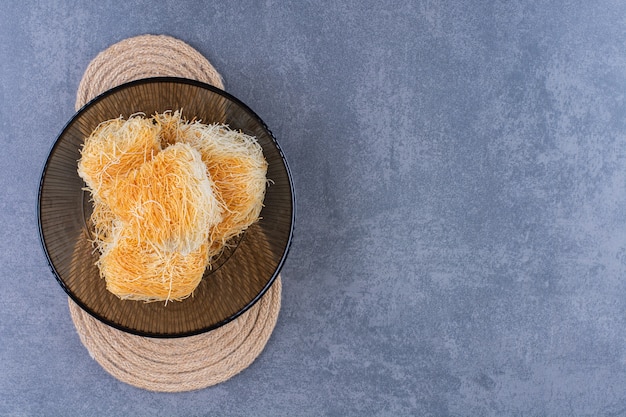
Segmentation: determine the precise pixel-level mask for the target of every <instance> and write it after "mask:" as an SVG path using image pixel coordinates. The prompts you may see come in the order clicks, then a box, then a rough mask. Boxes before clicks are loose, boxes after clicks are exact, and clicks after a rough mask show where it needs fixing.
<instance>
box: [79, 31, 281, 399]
mask: <svg viewBox="0 0 626 417" xmlns="http://www.w3.org/2000/svg"><path fill="white" fill-rule="evenodd" d="M151 76H178V77H185V78H191V79H196V80H200V81H203V82H206V83H209V84H212V85H215V86H216V87H219V88H223V84H222V79H221V76H220V75H219V73H218V72H217V71H216V70H215V68H213V66H212V65H211V64H210V63H209V61H207V60H206V58H204V57H203V56H202V55H201V54H200V53H199V52H197V51H196V50H195V49H193V48H192V47H190V46H189V45H187V44H186V43H184V42H182V41H180V40H177V39H174V38H171V37H169V36H162V35H161V36H154V35H143V36H137V37H134V38H130V39H126V40H123V41H121V42H119V43H117V44H115V45H112V46H110V47H109V48H107V49H105V50H104V51H103V52H101V53H100V54H98V56H97V57H96V58H95V59H94V60H93V61H91V63H90V64H89V66H88V67H87V70H86V71H85V74H84V75H83V79H82V80H81V82H80V85H79V88H78V93H77V97H76V109H79V108H80V107H82V106H83V105H84V104H85V103H87V102H88V101H89V100H91V99H92V98H93V97H95V96H97V95H98V94H100V93H102V92H104V91H106V90H108V89H110V88H112V87H115V86H116V85H119V84H122V83H124V82H128V81H132V80H136V79H140V78H146V77H151ZM281 288H282V287H281V280H280V276H279V277H277V278H276V280H275V281H274V283H273V284H272V286H271V287H270V289H269V290H268V291H267V293H265V295H263V297H261V299H260V300H259V301H258V302H257V303H256V304H255V305H254V306H252V307H251V308H250V309H249V310H248V311H246V312H245V313H244V314H242V315H241V316H239V317H238V318H237V319H235V320H233V321H231V322H230V323H228V324H226V325H224V326H222V327H219V328H217V329H215V330H212V331H210V332H207V333H203V334H199V335H196V336H189V337H182V338H175V339H158V338H149V337H141V336H137V335H133V334H130V333H126V332H123V331H120V330H117V329H115V328H113V327H110V326H108V325H106V324H104V323H102V322H100V321H99V320H97V319H95V318H93V317H92V316H91V315H89V314H88V313H86V312H85V311H83V310H82V309H81V308H80V307H79V306H78V305H77V304H76V303H74V302H73V301H72V300H71V299H69V298H68V300H69V307H70V314H71V317H72V320H73V321H74V325H75V326H76V330H77V332H78V335H79V336H80V340H81V342H82V343H83V345H85V347H86V348H87V350H88V351H89V354H90V355H91V357H93V358H94V359H95V360H96V361H97V362H98V363H99V364H100V365H101V366H102V367H103V368H104V369H105V370H106V371H107V372H108V373H110V374H111V375H113V376H114V377H115V378H117V379H119V380H120V381H123V382H126V383H128V384H130V385H134V386H136V387H139V388H144V389H147V390H151V391H163V392H177V391H190V390H195V389H200V388H205V387H208V386H211V385H215V384H217V383H220V382H223V381H226V380H227V379H229V378H231V377H232V376H234V375H236V374H237V373H239V372H241V371H242V370H244V369H245V368H247V367H248V366H249V365H250V364H251V363H252V362H253V361H254V359H256V357H257V356H258V355H259V354H260V353H261V351H262V350H263V348H264V347H265V344H266V343H267V341H268V340H269V337H270V335H271V334H272V330H273V329H274V326H275V324H276V320H277V319H278V312H279V310H280V297H281Z"/></svg>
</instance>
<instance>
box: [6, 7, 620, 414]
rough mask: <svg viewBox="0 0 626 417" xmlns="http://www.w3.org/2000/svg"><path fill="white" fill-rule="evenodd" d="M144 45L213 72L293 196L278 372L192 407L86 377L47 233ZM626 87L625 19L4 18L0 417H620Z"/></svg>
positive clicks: (113, 14) (342, 12) (265, 369)
mask: <svg viewBox="0 0 626 417" xmlns="http://www.w3.org/2000/svg"><path fill="white" fill-rule="evenodd" d="M108 3H113V4H108ZM144 33H152V34H168V35H171V36H174V37H177V38H179V39H182V40H184V41H185V42H187V43H189V44H190V45H191V46H193V47H194V48H196V49H197V50H199V51H200V52H201V53H203V54H204V55H205V56H206V57H207V58H208V59H209V60H210V61H211V62H212V63H213V64H214V65H215V67H216V68H217V69H218V71H220V73H222V74H223V76H224V78H225V80H226V89H227V91H229V92H230V93H232V94H234V95H235V96H237V97H238V98H240V99H241V100H243V101H244V102H245V103H247V104H248V105H249V106H250V107H251V108H253V109H254V110H255V111H256V112H257V113H258V114H259V115H260V116H261V117H262V118H263V119H264V120H265V122H266V123H267V124H268V125H269V127H270V128H271V129H272V130H273V131H274V132H275V134H276V136H277V138H278V140H279V142H280V144H281V145H282V147H283V149H284V151H285V154H286V156H287V159H288V161H289V163H290V166H291V169H292V171H293V175H294V182H295V187H296V192H297V223H296V233H295V239H294V243H293V247H292V250H291V252H290V255H289V258H288V260H287V262H286V264H285V267H284V269H283V285H284V287H283V301H282V303H283V304H282V310H281V314H280V317H279V320H278V323H277V326H276V329H275V331H274V334H273V335H272V337H271V339H270V341H269V343H268V345H267V346H266V348H265V351H264V352H263V353H262V354H261V356H260V357H259V358H258V359H257V360H256V361H255V362H254V363H253V364H252V365H251V366H250V367H249V368H248V369H247V370H245V371H244V372H243V373H241V374H239V375H237V376H236V377H234V378H232V379H231V380H229V381H227V382H225V383H223V384H221V385H218V386H215V387H212V388H208V389H205V390H201V391H197V392H190V393H180V394H161V393H152V392H147V391H143V390H140V389H137V388H134V387H131V386H128V385H126V384H124V383H121V382H119V381H117V380H115V379H114V378H112V377H111V376H109V375H108V374H107V373H106V372H105V371H103V370H102V368H101V367H100V366H99V365H98V364H97V363H96V362H95V361H93V360H92V359H91V358H90V357H89V355H88V353H87V351H86V350H85V348H84V347H83V346H82V345H81V343H80V341H79V339H78V336H77V334H76V332H75V330H74V327H73V324H72V322H71V319H70V317H69V313H68V308H67V298H66V296H65V294H64V292H63V290H62V289H61V288H60V286H59V285H58V284H57V283H56V281H55V280H54V278H53V276H52V274H51V272H50V270H49V268H48V266H47V264H46V261H45V257H44V255H43V251H42V250H41V247H40V243H39V237H38V231H37V219H36V205H37V202H36V199H37V187H38V181H39V176H40V173H41V169H42V167H43V163H44V160H45V157H46V155H47V152H48V150H49V149H50V146H51V145H52V143H53V141H54V140H55V137H56V135H57V134H58V133H59V132H60V130H61V129H62V128H63V126H64V124H65V123H66V121H67V120H69V118H70V117H71V116H72V114H73V105H74V99H75V93H76V89H77V87H78V82H79V80H80V78H81V76H82V73H83V71H84V70H85V68H86V66H87V64H88V63H89V61H90V60H91V59H92V58H93V57H95V55H96V54H97V53H98V52H99V51H101V50H103V49H105V48H106V47H108V46H109V45H111V44H113V43H115V42H117V41H119V40H122V39H124V38H127V37H130V36H135V35H139V34H144ZM625 91H626V3H624V2H623V1H619V0H615V1H600V2H586V1H558V2H552V1H482V2H478V1H466V2H444V1H419V2H418V1H391V0H385V1H382V2H379V1H354V0H349V1H346V2H311V1H302V2H275V1H266V2H256V1H247V2H242V1H232V2H206V3H205V2H200V1H197V2H180V1H163V2H148V1H124V2H76V1H46V2H39V1H24V2H19V5H18V2H9V4H7V5H4V6H3V12H2V13H1V14H0V103H2V106H1V107H0V126H1V129H0V141H1V142H0V143H1V144H2V152H0V216H1V219H0V224H1V227H0V294H2V302H0V335H1V338H2V340H1V342H0V415H2V416H40V415H51V416H52V415H64V416H83V417H84V416H131V415H132V416H175V415H180V416H212V415H221V416H246V415H250V416H252V415H254V416H322V415H328V416H374V415H377V416H383V415H389V416H405V415H419V416H477V415H481V416H502V415H510V416H513V415H516V416H546V415H569V416H573V415H581V416H583V415H589V416H592V415H593V416H601V415H606V416H609V415H615V416H617V415H625V414H626V297H625V294H626V279H625V278H626V210H625V208H626V123H625V121H626V119H625V116H626V112H625V110H626V96H625Z"/></svg>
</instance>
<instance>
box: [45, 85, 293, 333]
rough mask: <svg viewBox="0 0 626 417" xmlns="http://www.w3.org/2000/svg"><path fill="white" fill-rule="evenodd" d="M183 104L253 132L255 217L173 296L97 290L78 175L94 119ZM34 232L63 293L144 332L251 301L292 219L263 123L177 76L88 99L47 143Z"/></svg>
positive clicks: (287, 237) (192, 323)
mask: <svg viewBox="0 0 626 417" xmlns="http://www.w3.org/2000/svg"><path fill="white" fill-rule="evenodd" d="M177 109H183V115H184V116H185V117H186V118H188V119H190V118H193V117H195V118H196V119H200V120H201V121H202V122H204V123H213V122H221V123H226V124H228V125H229V126H230V127H231V128H233V129H241V130H242V131H243V132H244V133H246V134H249V135H253V136H255V137H256V138H257V140H258V142H259V143H260V145H261V147H262V148H263V154H264V156H265V159H266V160H267V162H268V165H269V166H268V171H267V178H268V179H270V180H271V181H272V182H271V185H270V186H269V187H268V188H267V191H266V195H265V200H264V203H263V204H264V208H263V210H262V212H261V219H260V220H259V221H258V222H256V223H255V224H254V225H252V226H251V227H249V228H248V229H247V230H246V232H245V233H244V234H243V235H241V236H240V237H238V238H237V239H234V240H233V241H232V242H230V243H231V245H230V247H229V248H228V249H227V250H225V251H224V253H223V254H222V255H221V256H220V258H219V259H218V260H217V262H216V263H215V265H214V266H213V267H212V268H211V269H210V270H209V269H207V271H206V272H205V274H204V277H203V279H202V281H201V283H200V284H199V286H198V288H197V289H196V290H195V291H194V293H193V296H191V297H189V298H187V299H185V300H183V301H181V302H169V303H167V305H165V303H162V302H155V303H144V302H138V301H123V300H120V299H119V298H117V297H116V296H115V295H113V294H111V293H110V292H109V291H107V289H106V285H105V281H104V280H103V279H102V278H100V275H99V271H98V268H97V267H96V266H95V262H96V260H97V258H98V255H99V254H98V252H97V251H94V247H93V245H92V244H91V242H90V233H91V232H90V224H89V215H90V212H91V205H90V203H89V201H88V200H89V195H88V194H87V193H86V192H85V191H83V188H84V187H85V184H84V182H83V180H82V179H81V178H80V177H79V176H78V173H77V171H76V170H77V164H78V159H79V158H80V152H79V151H80V148H81V145H82V143H83V141H84V139H85V138H86V137H87V136H89V134H90V133H91V132H92V131H93V130H94V129H95V128H96V126H97V125H98V124H99V123H101V122H102V121H105V120H109V119H112V118H116V117H119V116H120V115H121V116H123V117H129V116H130V115H132V114H134V113H138V112H142V113H145V114H146V115H147V116H151V115H152V114H154V113H156V112H164V111H166V110H177ZM38 205H39V207H38V214H39V233H40V237H41V242H42V245H43V248H44V251H45V254H46V256H47V258H48V263H49V264H50V267H51V268H52V271H53V272H54V275H55V276H56V279H57V280H58V282H59V283H60V284H61V286H62V287H63V289H64V290H65V291H66V292H67V294H68V295H69V296H70V297H71V298H72V299H73V300H74V301H75V302H76V303H77V304H78V305H80V306H81V307H82V308H83V309H84V310H85V311H87V312H88V313H90V314H91V315H92V316H94V317H96V318H97V319H99V320H101V321H103V322H105V323H107V324H109V325H111V326H113V327H116V328H118V329H120V330H124V331H126V332H130V333H134V334H137V335H141V336H151V337H182V336H190V335H194V334H198V333H202V332H206V331H208V330H211V329H214V328H216V327H219V326H221V325H224V324H226V323H228V322H229V321H231V320H233V319H234V318H236V317H237V316H239V315H240V314H242V313H243V312H244V311H246V310H247V309H248V308H250V307H251V306H252V305H253V304H254V303H255V302H256V301H258V299H259V298H260V297H261V296H262V295H263V294H264V293H265V291H266V290H267V289H268V288H269V286H270V285H271V284H272V282H273V281H274V279H275V278H276V276H277V275H278V273H279V271H280V269H281V267H282V265H283V263H284V261H285V258H286V256H287V252H288V250H289V246H290V244H291V239H292V233H293V224H294V193H293V186H292V181H291V175H290V173H289V168H288V166H287V163H286V161H285V158H284V156H283V153H282V151H281V149H280V147H279V146H278V143H277V142H276V139H275V138H274V136H273V135H272V133H271V132H270V131H269V129H268V128H267V126H266V125H265V123H264V122H263V121H262V120H261V119H260V118H259V117H258V116H257V115H256V114H255V113H254V112H253V111H252V110H251V109H250V108H248V107H247V106H246V105H245V104H243V103H242V102H241V101H240V100H238V99H237V98H235V97H233V96H231V95H230V94H228V93H225V92H224V91H222V90H220V89H218V88H215V87H213V86H210V85H208V84H204V83H201V82H198V81H193V80H187V79H181V78H172V77H166V78H148V79H143V80H138V81H133V82H130V83H127V84H124V85H121V86H118V87H115V88H113V89H111V90H109V91H107V92H105V93H103V94H102V95H100V96H98V97H96V98H95V99H93V100H92V101H90V102H89V103H87V104H86V105H85V106H84V107H83V108H82V109H81V110H79V111H78V112H77V113H76V115H74V117H73V118H72V119H71V120H70V121H69V123H68V124H67V125H66V126H65V128H64V129H63V131H62V132H61V134H60V135H59V137H58V138H57V140H56V142H55V143H54V145H53V147H52V149H51V151H50V154H49V156H48V159H47V161H46V164H45V166H44V169H43V173H42V176H41V182H40V185H39V201H38Z"/></svg>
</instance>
